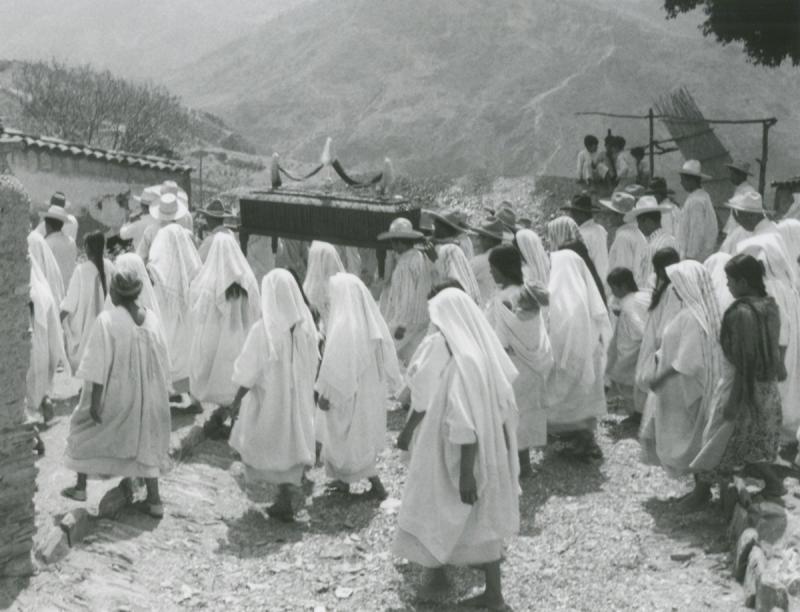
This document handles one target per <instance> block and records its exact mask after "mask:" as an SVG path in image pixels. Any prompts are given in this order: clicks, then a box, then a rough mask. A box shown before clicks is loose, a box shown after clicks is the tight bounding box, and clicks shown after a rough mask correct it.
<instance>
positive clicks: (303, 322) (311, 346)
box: [261, 268, 318, 359]
mask: <svg viewBox="0 0 800 612" xmlns="http://www.w3.org/2000/svg"><path fill="white" fill-rule="evenodd" d="M261 319H262V322H263V325H264V328H265V329H266V331H267V334H266V336H267V344H268V347H269V348H268V350H269V355H268V358H269V359H276V358H278V356H279V355H280V354H281V353H280V350H279V349H280V344H279V343H280V342H281V341H282V339H284V338H286V337H287V334H286V332H287V331H289V330H293V331H292V333H293V335H294V338H295V340H297V341H299V342H301V346H302V347H304V349H305V350H307V351H309V354H312V353H314V352H316V351H317V340H318V338H317V328H316V326H315V325H314V318H313V317H312V316H311V311H310V310H309V309H308V306H306V303H305V301H304V300H303V295H302V294H301V293H300V287H299V285H298V284H297V281H296V280H295V279H294V276H292V273H291V272H289V271H288V270H286V269H284V268H275V269H274V270H272V271H270V272H269V273H268V274H267V275H266V276H265V277H264V278H263V279H262V281H261Z"/></svg>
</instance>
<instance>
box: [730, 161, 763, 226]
mask: <svg viewBox="0 0 800 612" xmlns="http://www.w3.org/2000/svg"><path fill="white" fill-rule="evenodd" d="M725 167H726V168H728V178H729V179H730V181H731V183H733V186H734V189H733V197H736V196H740V195H742V194H744V193H748V192H753V191H755V190H756V189H755V187H753V186H752V185H751V184H750V183H748V182H747V178H748V177H749V176H752V172H750V164H749V163H748V162H743V163H737V162H732V163H730V164H725ZM738 227H740V226H739V224H738V223H736V219H735V218H734V217H733V215H728V220H727V221H726V222H725V227H724V228H723V229H722V233H723V234H725V236H730V235H731V234H732V233H733V232H734V231H735V230H736V228H738Z"/></svg>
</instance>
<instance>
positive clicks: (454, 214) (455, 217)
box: [429, 209, 468, 232]
mask: <svg viewBox="0 0 800 612" xmlns="http://www.w3.org/2000/svg"><path fill="white" fill-rule="evenodd" d="M429 214H430V217H431V218H432V219H433V221H434V222H436V221H438V222H440V223H444V224H445V225H447V226H448V227H452V228H453V229H454V230H457V231H459V232H465V231H466V230H467V229H468V227H467V215H466V213H465V212H464V211H461V210H456V209H450V210H446V211H444V212H441V213H440V212H437V211H435V210H431V211H429Z"/></svg>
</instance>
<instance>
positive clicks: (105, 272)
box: [61, 232, 114, 371]
mask: <svg viewBox="0 0 800 612" xmlns="http://www.w3.org/2000/svg"><path fill="white" fill-rule="evenodd" d="M84 245H85V247H86V257H87V259H88V261H84V262H83V263H80V264H78V265H77V267H76V268H75V271H74V272H73V273H72V276H71V277H70V281H69V288H68V289H67V295H66V296H65V297H64V299H63V300H62V301H61V322H62V324H63V326H64V337H65V340H66V347H67V359H69V364H70V366H71V367H72V370H73V371H75V370H77V369H78V365H79V364H80V362H81V358H82V357H83V351H84V348H85V346H86V342H87V340H88V338H89V332H90V331H91V329H92V325H94V321H95V319H97V315H99V314H100V313H101V312H103V308H104V307H105V302H106V295H107V294H108V284H109V282H110V281H111V274H112V272H113V271H114V266H113V265H112V264H111V262H110V261H109V260H108V259H105V258H104V257H103V253H104V251H105V246H106V239H105V237H104V236H103V234H102V233H101V232H92V233H91V234H88V235H87V236H86V239H85V241H84Z"/></svg>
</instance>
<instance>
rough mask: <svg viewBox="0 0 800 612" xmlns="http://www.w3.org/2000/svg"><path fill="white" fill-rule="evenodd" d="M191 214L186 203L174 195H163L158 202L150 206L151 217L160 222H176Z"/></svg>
mask: <svg viewBox="0 0 800 612" xmlns="http://www.w3.org/2000/svg"><path fill="white" fill-rule="evenodd" d="M188 214H189V208H188V207H187V206H186V202H183V201H181V200H179V199H178V198H177V197H176V196H175V195H174V194H172V193H165V194H162V195H161V197H160V198H159V199H158V202H156V203H154V204H151V205H150V216H151V217H153V218H154V219H158V220H159V221H176V220H177V219H182V218H183V217H185V216H186V215H188Z"/></svg>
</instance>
